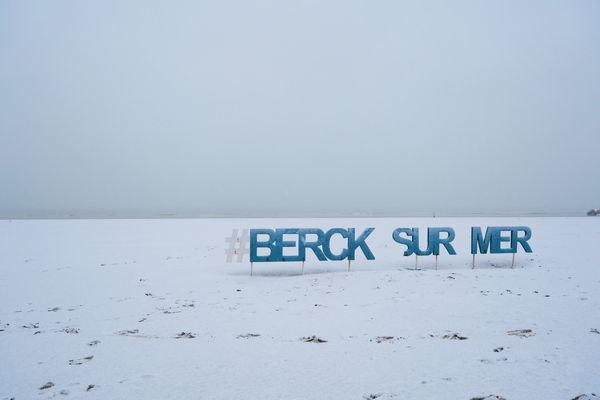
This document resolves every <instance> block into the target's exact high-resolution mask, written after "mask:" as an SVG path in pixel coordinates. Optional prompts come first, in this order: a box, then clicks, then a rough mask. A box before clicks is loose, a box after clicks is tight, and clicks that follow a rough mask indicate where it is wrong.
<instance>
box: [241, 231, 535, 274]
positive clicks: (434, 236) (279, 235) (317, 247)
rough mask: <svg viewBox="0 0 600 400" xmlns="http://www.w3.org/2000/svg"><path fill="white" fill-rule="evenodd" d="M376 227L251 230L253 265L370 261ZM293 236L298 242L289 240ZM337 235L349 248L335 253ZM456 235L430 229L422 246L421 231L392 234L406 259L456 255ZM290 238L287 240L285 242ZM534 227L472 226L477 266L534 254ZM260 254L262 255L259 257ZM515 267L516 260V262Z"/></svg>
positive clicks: (450, 232) (473, 247) (251, 259)
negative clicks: (486, 257) (484, 259)
mask: <svg viewBox="0 0 600 400" xmlns="http://www.w3.org/2000/svg"><path fill="white" fill-rule="evenodd" d="M374 230H375V228H367V229H365V230H364V231H363V232H361V233H360V234H358V233H357V232H356V230H355V228H347V229H346V228H332V229H329V230H327V231H323V230H322V229H318V228H284V229H251V230H250V262H251V263H254V262H281V261H305V260H306V254H307V252H312V253H313V254H314V255H315V256H316V258H317V259H318V260H320V261H328V260H331V261H339V260H348V261H349V262H350V261H351V260H354V259H355V258H356V254H357V253H358V252H362V254H363V255H364V256H365V258H366V259H367V260H375V255H374V254H373V252H372V251H371V249H370V248H369V245H368V243H367V239H368V237H369V235H370V234H371V233H372V232H373V231H374ZM290 235H292V237H294V239H295V240H290V239H289V237H290ZM335 236H339V238H341V239H344V240H345V242H346V246H345V247H344V248H343V249H342V250H338V251H337V252H336V251H334V250H333V249H332V247H331V240H332V238H334V237H335ZM455 236H456V235H455V232H454V229H453V228H450V227H442V228H439V227H436V228H432V227H430V228H427V236H426V237H427V241H426V245H421V244H420V243H419V228H397V229H395V230H394V231H393V232H392V238H393V240H394V241H395V242H396V243H398V244H399V245H402V246H404V247H405V251H404V256H410V255H412V254H415V256H429V255H435V256H438V255H439V254H440V250H441V248H444V249H445V251H446V252H447V253H448V254H449V255H455V254H456V251H455V250H454V247H453V246H452V242H453V241H454V238H455ZM286 238H287V239H286ZM529 239H531V228H529V227H527V226H490V227H486V230H485V233H483V231H482V229H481V227H479V226H474V227H471V254H472V255H473V266H475V255H476V254H487V253H491V254H499V253H512V254H513V255H514V254H515V253H516V252H517V250H518V247H519V246H520V247H521V248H522V249H523V250H524V251H525V252H527V253H531V252H532V250H531V246H530V245H529V243H528V241H529ZM284 248H296V249H297V251H295V252H292V253H294V254H292V255H289V253H290V252H289V251H288V252H286V254H285V255H284ZM259 252H260V253H261V254H259ZM513 264H514V259H513Z"/></svg>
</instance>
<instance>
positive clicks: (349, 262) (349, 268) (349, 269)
mask: <svg viewBox="0 0 600 400" xmlns="http://www.w3.org/2000/svg"><path fill="white" fill-rule="evenodd" d="M348 272H350V259H348Z"/></svg>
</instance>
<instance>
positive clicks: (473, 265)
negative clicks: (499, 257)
mask: <svg viewBox="0 0 600 400" xmlns="http://www.w3.org/2000/svg"><path fill="white" fill-rule="evenodd" d="M471 269H475V254H473V267H471Z"/></svg>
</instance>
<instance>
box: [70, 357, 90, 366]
mask: <svg viewBox="0 0 600 400" xmlns="http://www.w3.org/2000/svg"><path fill="white" fill-rule="evenodd" d="M93 358H94V356H88V357H83V358H78V359H77V360H69V365H81V364H85V363H87V362H90V361H92V359H93Z"/></svg>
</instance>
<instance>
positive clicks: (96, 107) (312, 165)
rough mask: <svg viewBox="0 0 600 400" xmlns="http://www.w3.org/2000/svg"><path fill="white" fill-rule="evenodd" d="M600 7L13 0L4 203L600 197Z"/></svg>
mask: <svg viewBox="0 0 600 400" xmlns="http://www.w3.org/2000/svg"><path fill="white" fill-rule="evenodd" d="M599 137H600V2H598V1H572V0H569V1H453V2H448V1H439V2H424V1H415V2H411V3H409V2H400V1H347V0H344V1H323V0H318V1H316V0H315V1H280V0H273V1H212V2H205V1H190V2H183V1H174V2H167V1H162V2H148V1H139V2H137V1H128V2H123V1H20V0H19V1H8V0H6V1H2V2H0V138H1V147H0V187H1V191H0V215H1V216H5V217H7V216H8V217H10V216H23V215H37V216H43V215H66V214H76V215H120V216H126V215H132V216H133V215H155V214H159V213H175V214H178V215H182V214H196V215H208V214H228V215H243V214H247V215H258V214H262V215H285V214H288V215H290V214H293V215H298V214H333V213H335V214H350V213H388V214H405V213H410V212H413V211H415V210H432V211H438V212H440V213H443V212H450V213H453V212H477V211H498V210H508V211H511V210H513V211H531V210H535V211H559V210H562V211H581V212H585V211H587V209H589V208H592V207H600V183H599V175H600V156H599V155H598V153H599V151H600V145H599V140H598V139H599Z"/></svg>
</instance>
